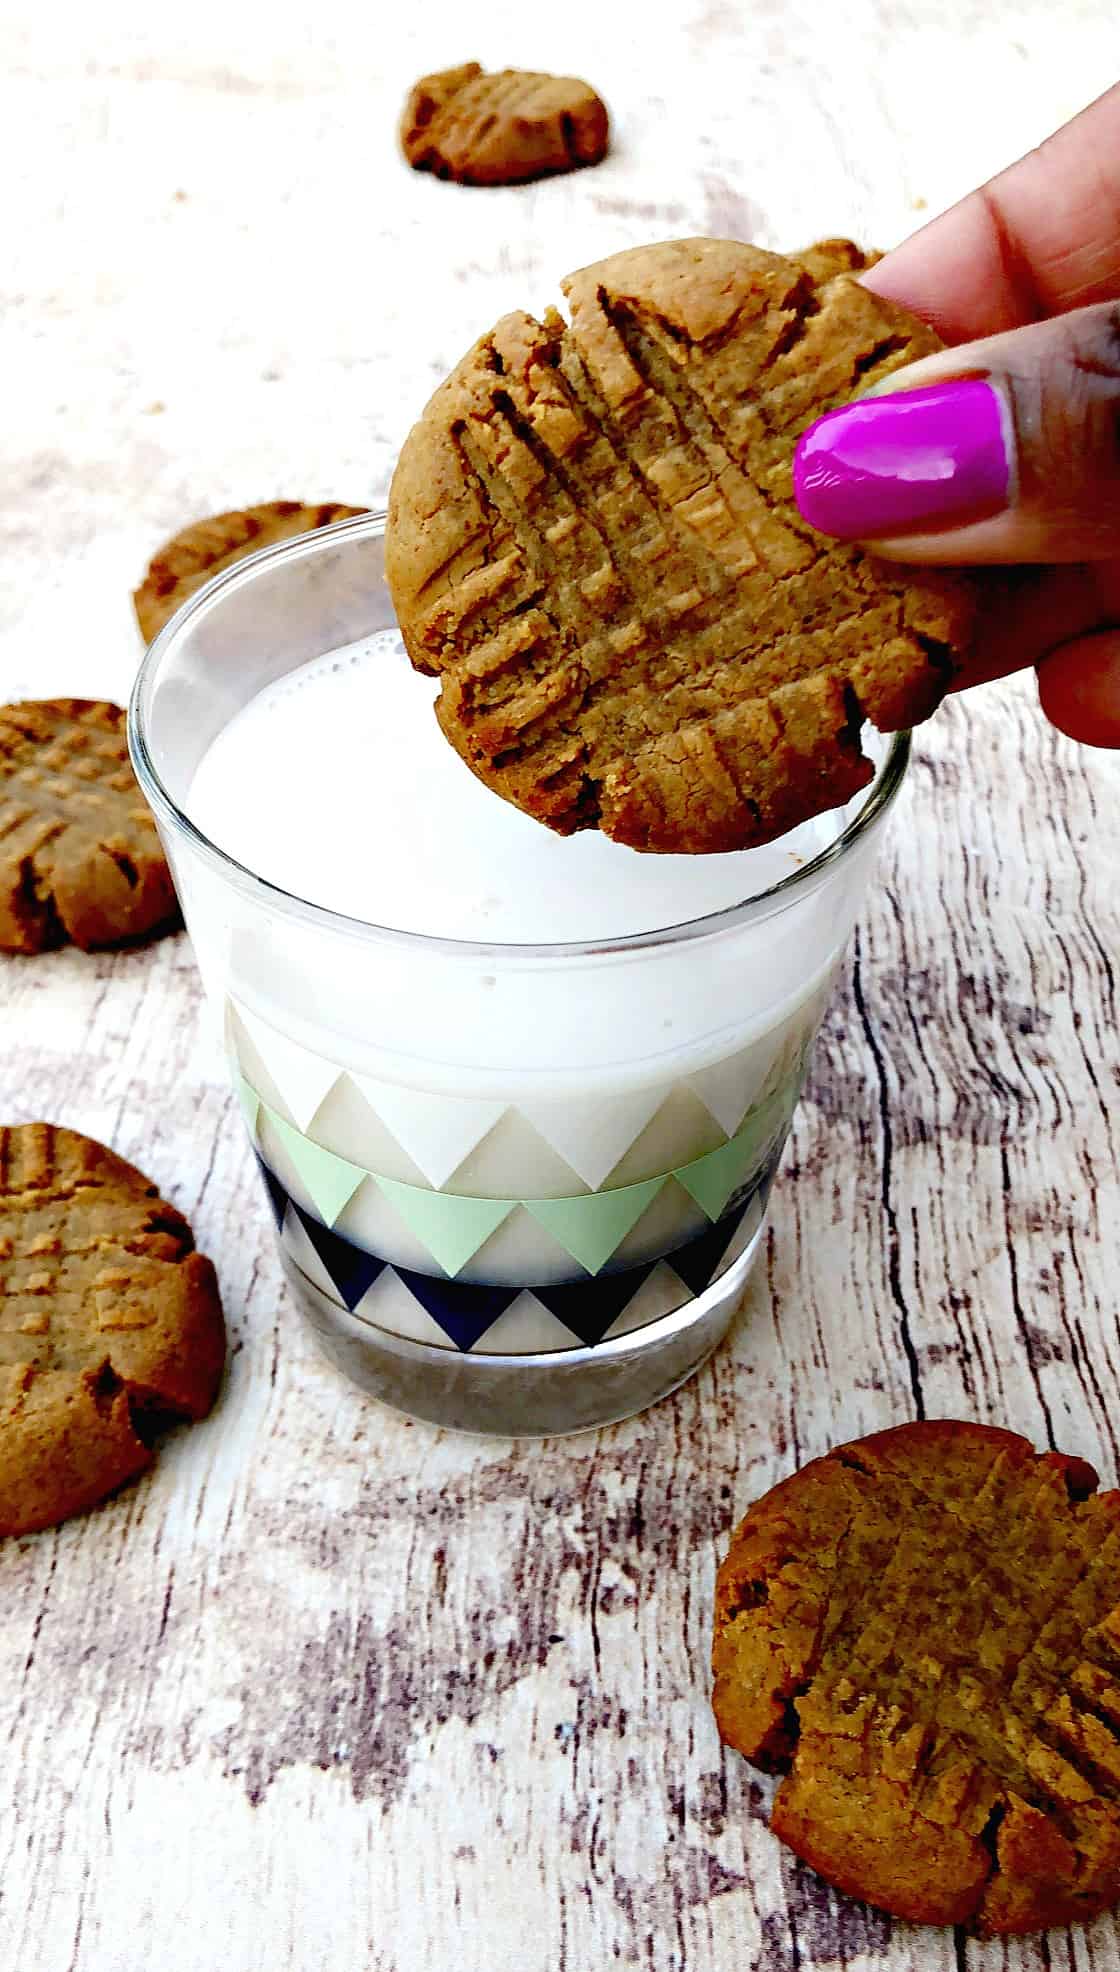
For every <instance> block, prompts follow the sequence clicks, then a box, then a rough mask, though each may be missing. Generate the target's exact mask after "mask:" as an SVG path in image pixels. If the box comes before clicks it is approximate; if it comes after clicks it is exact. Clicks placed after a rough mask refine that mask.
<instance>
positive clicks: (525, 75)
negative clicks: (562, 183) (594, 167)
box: [400, 62, 610, 185]
mask: <svg viewBox="0 0 1120 1972" xmlns="http://www.w3.org/2000/svg"><path fill="white" fill-rule="evenodd" d="M609 136H610V123H609V119H608V116H607V110H606V105H605V104H604V102H603V101H602V98H601V97H599V96H597V95H596V93H595V91H594V89H592V88H591V86H590V84H589V83H586V82H581V81H580V79H579V78H578V76H574V75H537V74H534V73H533V72H532V71H530V70H527V69H516V68H505V69H499V70H497V71H496V72H495V73H493V74H487V73H486V71H485V70H484V69H483V68H482V67H481V66H480V65H479V63H478V62H463V63H462V64H461V65H460V67H458V68H447V69H441V70H440V71H439V73H438V74H436V75H424V76H421V78H420V80H419V82H417V83H415V84H414V85H413V87H412V88H411V90H410V91H409V94H408V100H407V101H406V103H405V106H404V112H403V114H402V116H401V124H400V140H401V150H402V151H403V152H404V155H405V158H406V160H407V162H408V163H409V164H410V165H411V166H412V168H413V170H414V171H430V172H432V173H433V174H434V175H435V177H437V178H450V179H453V180H454V182H455V183H456V184H458V185H523V184H525V183H527V182H528V181H529V180H530V179H533V178H548V177H552V176H554V175H555V174H556V173H557V172H562V171H575V170H578V168H579V167H580V166H581V165H585V164H599V163H600V162H601V160H602V159H603V158H604V157H605V156H606V153H607V144H608V141H609Z"/></svg>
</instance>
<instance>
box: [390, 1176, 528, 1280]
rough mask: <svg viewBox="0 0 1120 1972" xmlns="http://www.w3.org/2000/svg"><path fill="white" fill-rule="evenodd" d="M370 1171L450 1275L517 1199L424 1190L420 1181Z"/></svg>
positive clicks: (511, 1209) (512, 1207)
mask: <svg viewBox="0 0 1120 1972" xmlns="http://www.w3.org/2000/svg"><path fill="white" fill-rule="evenodd" d="M372 1175H373V1182H374V1184H375V1185H376V1186H377V1187H378V1190H379V1191H382V1192H384V1194H385V1196H386V1198H387V1199H388V1200H389V1203H390V1205H394V1206H395V1207H396V1209H397V1211H398V1212H399V1213H400V1215H401V1218H402V1219H403V1220H404V1222H405V1224H406V1226H409V1227H410V1228H411V1230H412V1231H413V1232H414V1233H415V1234H416V1237H417V1239H419V1240H422V1241H423V1243H424V1245H425V1246H426V1247H427V1249H428V1252H429V1253H430V1254H431V1256H432V1258H433V1260H435V1261H437V1262H438V1264H439V1265H440V1266H441V1267H442V1268H443V1271H444V1273H445V1274H450V1275H451V1278H452V1279H454V1277H455V1275H456V1274H457V1273H460V1272H461V1271H462V1269H463V1268H464V1267H465V1266H466V1264H467V1261H468V1260H471V1259H473V1258H474V1255H475V1254H476V1253H477V1252H478V1249H479V1247H480V1246H484V1245H485V1244H486V1241H487V1240H488V1239H489V1237H490V1235H491V1233H494V1232H497V1230H498V1227H499V1226H500V1225H501V1224H502V1221H503V1220H504V1219H508V1218H509V1215H510V1213H511V1212H512V1211H513V1210H514V1209H515V1206H516V1203H517V1201H516V1199H513V1198H462V1197H459V1196H457V1195H456V1194H455V1193H454V1192H448V1191H424V1190H423V1189H422V1188H421V1187H420V1186H419V1185H403V1184H400V1183H398V1181H397V1180H396V1179H395V1178H379V1177H377V1176H376V1175H375V1174H372Z"/></svg>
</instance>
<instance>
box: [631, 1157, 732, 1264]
mask: <svg viewBox="0 0 1120 1972" xmlns="http://www.w3.org/2000/svg"><path fill="white" fill-rule="evenodd" d="M710 1223H711V1221H710V1220H709V1219H708V1217H707V1214H706V1213H705V1212H703V1211H702V1210H701V1208H700V1206H699V1205H697V1203H696V1200H695V1199H694V1198H690V1197H689V1194H688V1193H687V1192H686V1191H685V1189H684V1186H683V1185H679V1184H678V1183H677V1181H676V1179H675V1178H669V1179H668V1180H667V1182H666V1183H665V1184H664V1185H663V1186H662V1188H661V1190H660V1191H659V1192H658V1194H657V1197H656V1198H655V1199H654V1200H653V1201H652V1203H651V1204H649V1205H647V1206H646V1209H645V1211H644V1212H643V1213H642V1216H641V1218H640V1219H639V1220H638V1222H637V1224H636V1225H634V1226H631V1228H630V1231H629V1232H628V1233H627V1235H626V1238H625V1239H624V1240H623V1241H622V1242H621V1243H620V1245H618V1246H616V1248H615V1250H614V1252H613V1253H612V1255H611V1265H612V1266H618V1267H640V1266H641V1264H642V1262H643V1261H644V1260H652V1259H653V1258H654V1257H655V1255H657V1254H659V1253H666V1252H668V1250H669V1248H670V1247H673V1246H683V1245H684V1243H685V1241H686V1240H688V1239H693V1238H695V1236H696V1234H697V1233H702V1232H707V1230H708V1227H709V1225H710Z"/></svg>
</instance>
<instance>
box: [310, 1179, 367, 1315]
mask: <svg viewBox="0 0 1120 1972" xmlns="http://www.w3.org/2000/svg"><path fill="white" fill-rule="evenodd" d="M292 1206H293V1209H294V1211H295V1212H296V1214H297V1216H298V1218H299V1222H300V1225H301V1226H302V1227H303V1230H304V1232H305V1233H306V1234H307V1237H308V1239H309V1240H310V1241H311V1244H312V1246H313V1247H314V1248H315V1251H316V1253H317V1254H318V1255H319V1258H320V1260H321V1261H322V1262H323V1265H324V1267H325V1268H326V1270H327V1272H328V1273H329V1275H330V1277H331V1279H332V1280H333V1282H334V1284H335V1286H336V1287H337V1289H338V1291H339V1293H340V1294H341V1296H342V1298H343V1300H344V1301H345V1303H346V1306H347V1307H348V1308H349V1310H350V1312H351V1314H353V1312H354V1309H355V1308H356V1307H357V1305H358V1303H359V1301H360V1300H361V1298H362V1296H363V1294H364V1293H365V1291H366V1289H367V1288H368V1287H372V1286H373V1283H374V1281H375V1280H376V1279H377V1276H378V1274H379V1273H380V1272H381V1271H382V1268H383V1267H384V1265H385V1262H384V1260H381V1259H379V1258H378V1256H377V1254H376V1253H366V1252H365V1251H364V1249H363V1248H362V1247H360V1246H355V1245H354V1244H353V1242H352V1241H351V1240H349V1239H343V1237H342V1235H341V1233H336V1232H331V1230H330V1228H329V1226H324V1225H322V1224H321V1223H320V1221H319V1220H318V1219H314V1218H312V1216H311V1213H310V1212H305V1211H304V1209H303V1207H302V1205H297V1204H296V1202H295V1199H294V1198H293V1200H292Z"/></svg>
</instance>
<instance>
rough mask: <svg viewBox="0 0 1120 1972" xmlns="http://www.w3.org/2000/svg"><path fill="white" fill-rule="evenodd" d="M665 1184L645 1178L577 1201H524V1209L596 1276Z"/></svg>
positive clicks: (543, 1199)
mask: <svg viewBox="0 0 1120 1972" xmlns="http://www.w3.org/2000/svg"><path fill="white" fill-rule="evenodd" d="M664 1183H665V1179H664V1177H660V1178H647V1179H646V1181H645V1183H644V1184H641V1185H620V1186H619V1188H618V1189H617V1191H592V1192H587V1193H585V1195H584V1196H583V1197H581V1198H527V1199H526V1200H525V1201H524V1203H525V1210H526V1211H527V1212H531V1213H532V1215H533V1217H534V1219H536V1221H537V1223H538V1225H542V1226H543V1227H544V1229H545V1231H546V1232H550V1233H551V1234H552V1236H553V1238H554V1239H558V1240H559V1241H560V1244H561V1246H563V1247H565V1248H566V1249H567V1251H568V1252H569V1253H570V1254H571V1256H572V1258H573V1260H578V1261H579V1264H580V1266H581V1267H586V1268H587V1271H588V1273H589V1274H597V1273H598V1271H599V1269H600V1267H602V1266H605V1264H606V1262H607V1261H608V1260H609V1259H610V1257H611V1255H612V1253H615V1252H616V1251H617V1249H618V1248H619V1247H620V1246H621V1244H622V1242H623V1240H624V1239H625V1238H626V1235H627V1233H628V1232H631V1231H632V1230H633V1228H634V1227H635V1226H636V1225H637V1223H638V1220H639V1219H640V1218H641V1216H642V1213H643V1212H644V1211H645V1209H646V1207H647V1205H650V1204H652V1202H653V1200H654V1199H655V1198H656V1197H657V1194H658V1192H659V1191H660V1190H661V1189H662V1187H663V1185H664Z"/></svg>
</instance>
